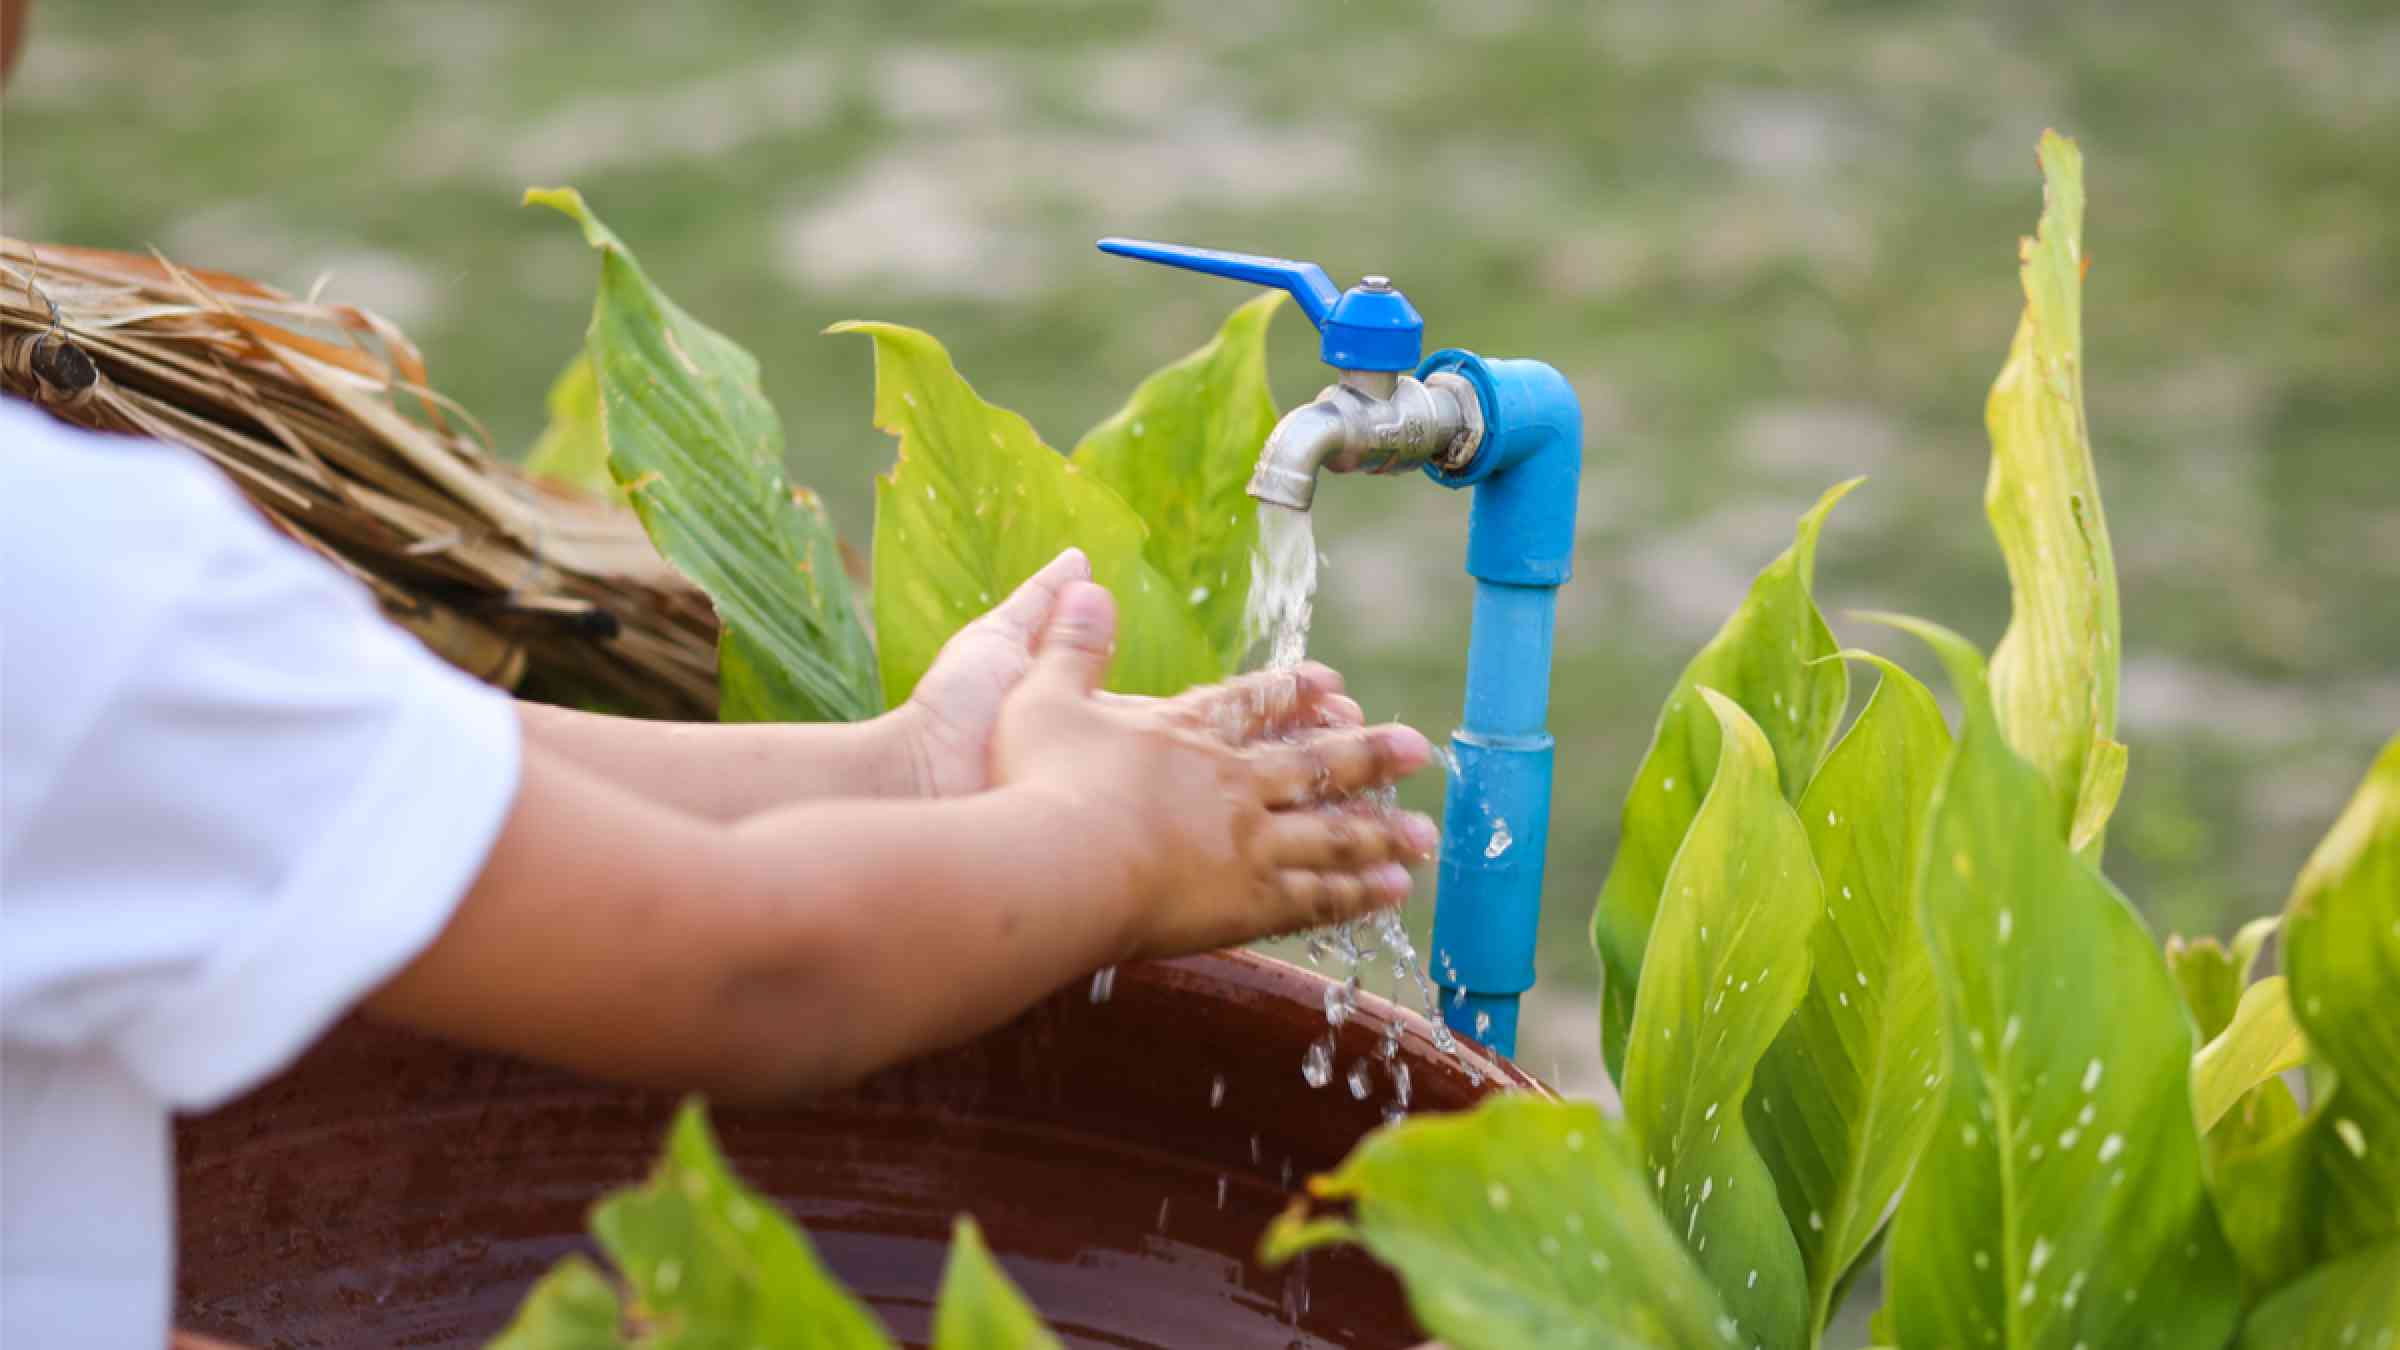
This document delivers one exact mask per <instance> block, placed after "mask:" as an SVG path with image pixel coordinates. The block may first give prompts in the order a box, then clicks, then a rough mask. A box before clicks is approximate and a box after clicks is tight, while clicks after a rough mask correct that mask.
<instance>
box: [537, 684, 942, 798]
mask: <svg viewBox="0 0 2400 1350" xmlns="http://www.w3.org/2000/svg"><path fill="white" fill-rule="evenodd" d="M517 706H518V720H519V723H520V725H522V726H523V727H524V731H525V739H526V741H527V743H528V744H531V745H537V746H540V747H541V748H542V749H544V750H547V751H549V752H550V753H552V754H555V755H556V756H558V757H559V758H560V759H562V760H565V761H566V762H568V763H570V764H573V765H575V766H576V767H578V768H580V769H582V770H584V771H585V772H587V773H590V774H592V775H593V776H594V777H597V778H601V779H604V780H606V781H608V782H611V783H615V784H617V785H618V786H620V787H623V788H625V789H626V790H628V791H630V792H632V793H634V794H635V795H636V796H640V797H646V798H648V799H650V800H651V801H654V802H657V803H658V804H660V805H662V806H668V807H672V808H674V809H676V810H678V811H682V812H684V813H685V814H687V815H694V816H699V817H701V818H702V819H705V820H717V821H735V820H741V819H743V818H745V817H747V816H752V815H756V814H758V813H759V812H761V811H769V810H773V809H774V808H776V807H779V806H785V805H788V804H790V803H793V802H802V801H813V800H816V799H818V798H823V797H910V796H918V795H922V793H923V791H924V785H923V783H922V781H921V780H922V778H923V776H924V775H923V766H922V764H921V763H920V759H921V756H919V755H918V754H917V753H916V752H915V750H914V749H913V746H914V741H913V738H912V737H910V736H909V734H908V732H907V728H906V727H905V725H904V723H905V720H906V718H907V717H909V716H913V715H914V714H913V713H906V712H896V713H886V714H884V715H883V716H881V717H878V718H876V719H874V720H872V721H868V722H820V723H806V724H801V723H741V724H732V725H727V724H721V723H715V722H699V723H691V722H650V721H644V720H641V719H638V718H630V717H606V716H601V715H599V714H595V713H585V712H576V711H573V710H571V709H567V708H553V707H548V706H545V705H542V704H534V703H520V704H519V705H517Z"/></svg>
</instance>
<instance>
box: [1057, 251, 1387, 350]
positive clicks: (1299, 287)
mask: <svg viewBox="0 0 2400 1350" xmlns="http://www.w3.org/2000/svg"><path fill="white" fill-rule="evenodd" d="M1100 251H1101V252H1102V253H1114V254H1116V255H1117V256H1118V257H1120V258H1134V259H1138V260H1140V261H1142V262H1154V263H1164V264H1165V265H1167V266H1169V267H1180V268H1182V269H1183V270H1185V271H1187V272H1205V273H1207V274H1208V275H1210V276H1212V277H1231V278H1232V279H1233V280H1235V281H1247V282H1249V283H1251V284H1252V285H1255V286H1272V287H1275V288H1277V289H1279V290H1286V291H1290V292H1291V293H1292V298H1293V299H1295V300H1298V301H1299V302H1300V311H1301V313H1303V314H1306V315H1307V316H1308V321H1309V322H1310V323H1312V324H1315V325H1316V326H1318V327H1320V328H1322V327H1324V326H1325V316H1326V315H1328V314H1331V313H1332V312H1333V305H1334V302H1335V301H1337V300H1339V299H1341V298H1342V293H1341V292H1340V291H1339V290H1337V289H1335V288H1334V284H1333V278H1332V277H1329V276H1327V275H1325V269H1324V268H1322V267H1319V266H1317V265H1316V264H1315V263H1312V262H1294V261H1292V260H1291V259H1289V258H1268V257H1262V256H1260V255H1259V254H1256V253H1229V252H1226V251H1225V250H1224V249H1217V248H1188V247H1186V246H1184V245H1182V244H1156V243H1152V242H1151V241H1149V240H1147V239H1114V238H1111V239H1103V240H1101V241H1100Z"/></svg>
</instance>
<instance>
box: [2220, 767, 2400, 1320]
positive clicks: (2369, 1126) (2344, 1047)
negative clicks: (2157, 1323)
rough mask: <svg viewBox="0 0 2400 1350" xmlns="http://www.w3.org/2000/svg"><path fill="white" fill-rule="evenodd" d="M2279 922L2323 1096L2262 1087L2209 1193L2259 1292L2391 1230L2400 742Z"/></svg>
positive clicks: (2397, 1096) (2396, 1212)
mask: <svg viewBox="0 0 2400 1350" xmlns="http://www.w3.org/2000/svg"><path fill="white" fill-rule="evenodd" d="M2283 922H2284V929H2283V933H2284V936H2283V964H2284V970H2285V972H2286V976H2287V978H2288V980H2289V981H2290V1000H2291V1005H2292V1011H2293V1013H2294V1015H2295V1016H2296V1017H2297V1018H2298V1020H2299V1023H2300V1029H2301V1031H2302V1033H2303V1034H2304V1035H2305V1036H2306V1037H2307V1038H2308V1043H2309V1048H2310V1051H2311V1053H2312V1054H2313V1055H2314V1056H2315V1058H2316V1061H2317V1063H2318V1064H2319V1065H2320V1066H2321V1067H2322V1068H2323V1070H2324V1073H2323V1079H2322V1081H2323V1086H2322V1089H2321V1091H2320V1092H2319V1093H2318V1094H2317V1095H2318V1100H2317V1101H2316V1102H2315V1103H2313V1104H2312V1106H2311V1109H2310V1111H2309V1112H2308V1114H2307V1115H2306V1116H2302V1115H2300V1113H2299V1111H2298V1109H2297V1107H2296V1106H2294V1105H2292V1104H2291V1102H2290V1097H2289V1094H2288V1093H2284V1092H2279V1091H2278V1089H2280V1087H2281V1085H2280V1084H2268V1085H2267V1086H2265V1087H2263V1088H2262V1089H2260V1091H2259V1092H2257V1093H2254V1094H2252V1096H2251V1097H2250V1098H2247V1099H2245V1100H2244V1101H2243V1103H2242V1105H2241V1106H2240V1107H2237V1108H2236V1110H2235V1112H2234V1113H2233V1114H2232V1115H2230V1116H2228V1117H2227V1118H2226V1120H2225V1122H2224V1123H2223V1124H2220V1125H2219V1126H2218V1128H2217V1131H2216V1133H2215V1134H2214V1135H2212V1136H2211V1141H2210V1142H2211V1144H2212V1145H2214V1146H2216V1148H2215V1152H2216V1155H2217V1164H2216V1168H2215V1174H2214V1176H2213V1177H2212V1178H2211V1184H2210V1189H2211V1192H2212V1193H2213V1194H2214V1196H2215V1197H2216V1201H2217V1206H2218V1209H2219V1210H2220V1211H2221V1212H2223V1214H2224V1215H2225V1227H2226V1232H2227V1235H2228V1236H2229V1237H2230V1238H2231V1239H2232V1241H2233V1244H2234V1248H2235V1250H2236V1251H2238V1252H2239V1253H2240V1254H2241V1261H2242V1275H2243V1280H2244V1283H2245V1284H2246V1285H2247V1286H2248V1287H2249V1288H2250V1289H2252V1290H2254V1291H2266V1290H2272V1289H2276V1288H2278V1287H2280V1286H2282V1285H2284V1284H2285V1283H2287V1282H2288V1281H2290V1280H2291V1279H2292V1278H2294V1277H2295V1276H2297V1275H2299V1274H2300V1273H2301V1272H2302V1271H2304V1270H2306V1269H2307V1268H2308V1267H2309V1266H2310V1265H2311V1264H2312V1263H2314V1262H2318V1261H2323V1260H2326V1259H2328V1258H2332V1257H2338V1256H2342V1255H2345V1254H2348V1253H2351V1252H2356V1251H2359V1250H2362V1249H2364V1248H2366V1247H2368V1246H2370V1245H2374V1244H2377V1243H2380V1242H2382V1241H2384V1240H2385V1239H2387V1238H2388V1237H2390V1236H2391V1235H2392V1234H2393V1233H2394V1232H2395V1231H2396V1230H2400V1157H2395V1154H2396V1153H2400V1061H2396V1060H2395V1056H2400V999H2395V998H2394V997H2393V996H2392V991H2393V989H2394V988H2400V738H2396V739H2394V740H2393V742H2392V743H2391V744H2390V745H2387V746H2386V747H2385V748H2384V751H2383V753H2382V755H2381V756H2380V757H2378V758H2377V760H2376V761H2375V764H2374V767H2373V768H2371V769H2370V770H2368V773H2367V778H2366V781H2365V782H2364V783H2363V784H2361V785H2360V787H2359V790H2358V793H2357V795H2355V796H2354V797H2353V798H2352V799H2351V801H2350V804H2349V805H2348V806H2347V807H2346V808H2344V809H2343V812H2342V814H2341V816H2340V818H2339V819H2338V820H2336V821H2335V822H2334V826H2333V829H2332V830H2331V831H2330V832H2328V833H2327V835H2326V836H2325V839H2324V841H2323V842H2322V843H2320V844H2318V845H2317V849H2316V852H2315V853H2314V854H2312V855H2311V856H2310V858H2309V861H2308V865H2307V866H2306V867H2304V868H2302V869H2301V872H2300V878H2299V880H2298V881H2297V882H2296V883H2295V884H2294V887H2293V891H2292V899H2291V902H2290V904H2289V905H2288V906H2287V907H2286V909H2285V911H2284V921H2283Z"/></svg>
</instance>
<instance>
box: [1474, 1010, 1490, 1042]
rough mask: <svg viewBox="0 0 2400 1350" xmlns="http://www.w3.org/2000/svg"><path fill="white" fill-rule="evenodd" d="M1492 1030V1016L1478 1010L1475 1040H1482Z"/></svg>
mask: <svg viewBox="0 0 2400 1350" xmlns="http://www.w3.org/2000/svg"><path fill="white" fill-rule="evenodd" d="M1491 1029H1492V1015H1491V1014H1490V1013H1488V1012H1483V1011H1481V1010H1478V1011H1477V1012H1476V1014H1475V1039H1477V1040H1479V1041H1480V1040H1482V1039H1483V1038H1484V1037H1485V1036H1486V1035H1488V1034H1489V1033H1490V1032H1491Z"/></svg>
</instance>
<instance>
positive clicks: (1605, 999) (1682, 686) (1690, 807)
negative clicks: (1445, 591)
mask: <svg viewBox="0 0 2400 1350" xmlns="http://www.w3.org/2000/svg"><path fill="white" fill-rule="evenodd" d="M1858 482H1859V480H1858V479H1855V478H1854V479H1851V480H1850V481H1849V482H1847V483H1843V484H1841V485H1839V486H1837V487H1835V488H1834V489H1833V490H1831V491H1829V492H1827V493H1826V494H1825V495H1824V496H1823V497H1821V498H1819V499H1818V501H1817V504H1816V505H1815V506H1814V507H1812V508H1810V510H1809V512H1808V514H1807V515H1804V516H1802V517H1801V518H1800V528H1799V531H1798V534H1797V536H1796V537H1795V539H1794V540H1793V543H1792V546H1791V547H1790V548H1789V549H1786V550H1785V551H1784V552H1783V554H1782V555H1781V556H1780V557H1778V558H1776V559H1775V561H1774V562H1772V563H1769V564H1768V565H1767V567H1766V570H1765V571H1762V572H1760V573H1759V574H1758V578H1757V579H1756V580H1755V581H1753V582H1751V583H1750V594H1749V595H1748V597H1747V598H1745V599H1744V600H1743V601H1742V603H1741V606H1740V607H1739V608H1737V609H1736V610H1734V612H1733V616H1732V617H1731V618H1728V619H1727V620H1726V621H1725V626H1724V627H1723V628H1720V629H1718V630H1717V635H1716V636H1715V637H1713V638H1711V639H1709V642H1708V645H1707V646H1705V647H1703V648H1701V649H1700V654H1699V655H1697V656H1695V657H1693V658H1692V662H1691V664H1690V665H1688V666H1686V667H1684V670H1683V673H1682V674H1681V675H1680V676H1677V677H1676V680H1675V688H1674V690H1673V692H1671V693H1669V694H1668V695H1667V704H1666V708H1665V709H1664V710H1663V711H1662V712H1660V714H1659V718H1658V729H1657V731H1656V732H1655V733H1654V734H1653V735H1652V737H1651V740H1650V749H1649V751H1648V753H1646V754H1644V755H1643V756H1642V763H1641V766H1640V767H1639V768H1637V769H1636V770H1635V771H1634V775H1633V788H1632V790H1631V791H1630V792H1628V793H1627V794H1626V797H1625V808H1624V813H1623V816H1622V819H1621V825H1620V828H1619V830H1618V835H1617V855H1616V858H1615V860H1614V861H1612V862H1611V863H1610V864H1609V869H1608V880H1607V881H1606V882H1605V883H1604V884H1603V885H1602V886H1601V889H1600V900H1599V904H1598V905H1597V906H1596V907H1595V908H1594V910H1593V912H1592V943H1593V945H1594V946H1596V947H1597V948H1598V949H1599V952H1600V959H1601V964H1602V967H1603V969H1604V971H1605V974H1606V979H1605V982H1604V983H1603V985H1602V988H1601V991H1600V992H1601V1036H1600V1048H1601V1051H1602V1053H1603V1054H1604V1055H1605V1056H1606V1058H1607V1061H1608V1069H1609V1072H1610V1073H1611V1074H1612V1075H1618V1076H1620V1077H1621V1076H1622V1073H1623V1070H1624V1066H1625V1042H1626V1036H1627V1035H1628V1033H1629V1030H1630V1028H1631V1025H1632V1022H1633V1005H1634V1001H1635V997H1636V990H1637V989H1638V987H1639V985H1640V983H1641V971H1642V957H1643V952H1644V949H1645V948H1647V946H1648V945H1649V941H1650V925H1651V923H1652V922H1653V920H1654V919H1655V918H1656V916H1657V914H1658V908H1659V897H1660V895H1661V894H1662V889H1661V888H1662V887H1663V886H1664V884H1665V881H1666V875H1667V867H1668V865H1669V864H1670V863H1672V862H1673V861H1674V858H1675V852H1676V850H1677V849H1678V848H1680V847H1681V846H1682V844H1683V836H1684V832H1685V831H1686V830H1688V829H1689V828H1690V827H1691V823H1692V817H1693V816H1695V815H1697V814H1698V813H1699V810H1700V800H1701V798H1702V797H1703V796H1705V795H1706V794H1707V792H1708V785H1709V779H1710V777H1711V775H1713V774H1714V773H1715V772H1716V768H1717V735H1718V731H1717V719H1716V718H1715V717H1714V716H1713V715H1711V714H1710V712H1709V711H1708V709H1707V708H1706V707H1705V706H1704V705H1703V704H1702V702H1701V701H1700V699H1699V697H1698V696H1697V693H1696V691H1697V690H1698V689H1699V688H1700V687H1701V686H1702V685H1706V686H1707V687H1709V688H1711V689H1714V690H1717V691H1718V692H1720V693H1722V694H1724V695H1725V696H1726V697H1728V698H1730V699H1732V700H1733V701H1734V702H1735V703H1737V704H1740V705H1741V707H1742V710H1743V711H1744V712H1747V713H1748V714H1750V717H1751V720H1752V721H1754V722H1756V723H1757V724H1758V725H1759V727H1760V728H1761V729H1762V730H1764V731H1765V732H1766V736H1767V742H1768V744H1770V745H1772V746H1773V747H1774V751H1775V763H1776V765H1777V766H1778V769H1779V772H1780V773H1781V776H1782V784H1783V795H1784V796H1785V797H1786V798H1788V799H1794V800H1796V799H1798V797H1799V796H1800V793H1801V790H1802V789H1803V788H1805V787H1806V786H1807V784H1808V780H1809V779H1810V778H1811V777H1813V776H1814V775H1815V773H1816V770H1817V763H1818V761H1819V760H1821V759H1823V758H1824V756H1825V747H1826V746H1827V745H1829V744H1831V743H1832V741H1833V733H1834V732H1835V730H1836V729H1838V728H1839V727H1840V725H1841V719H1842V713H1843V711H1844V710H1845V709H1846V708H1847V707H1848V705H1849V701H1850V674H1849V671H1848V670H1847V669H1846V668H1845V667H1844V665H1843V663H1841V662H1839V661H1826V660H1823V659H1822V658H1825V657H1829V656H1832V655H1833V654H1834V653H1835V652H1836V651H1837V650H1838V647H1837V645H1836V644H1835V642H1834V640H1833V631H1832V630H1831V629H1829V628H1827V627H1826V626H1825V617H1824V616H1823V615H1822V614H1820V613H1818V612H1817V605H1816V601H1815V600H1814V599H1813V598H1812V597H1811V595H1810V594H1809V587H1810V584H1811V581H1812V578H1813V575H1814V573H1815V570H1816V556H1817V535H1818V533H1819V531H1821V530H1822V529H1823V528H1824V524H1825V516H1826V513H1827V512H1829V511H1831V510H1832V509H1833V504H1834V503H1835V502H1837V501H1839V500H1841V498H1842V495H1843V494H1844V493H1847V492H1848V491H1849V490H1850V489H1851V488H1853V487H1855V486H1857V485H1858Z"/></svg>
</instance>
